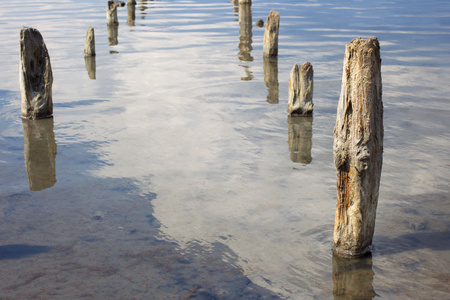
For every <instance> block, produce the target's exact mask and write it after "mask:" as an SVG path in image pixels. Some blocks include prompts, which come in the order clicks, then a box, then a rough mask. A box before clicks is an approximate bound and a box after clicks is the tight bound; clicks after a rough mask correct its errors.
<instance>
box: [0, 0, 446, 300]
mask: <svg viewBox="0 0 450 300" xmlns="http://www.w3.org/2000/svg"><path fill="white" fill-rule="evenodd" d="M236 2H237V1H236ZM271 9H275V10H277V11H279V12H280V15H281V21H280V39H279V56H278V59H277V60H271V61H268V60H263V59H262V37H263V33H264V29H263V28H260V27H257V26H256V25H255V22H256V21H257V20H259V19H263V20H264V21H265V20H266V18H267V15H268V13H269V12H270V10H271ZM105 12H106V1H88V0H82V1H74V0H65V1H51V0H42V1H31V0H26V1H20V2H18V3H16V2H14V1H1V3H0V36H1V37H2V42H1V45H0V65H1V73H0V82H1V84H0V143H1V144H0V145H1V146H0V151H1V152H0V153H1V156H0V298H1V299H28V298H30V299H33V298H35V299H62V298H70V299H80V298H86V299H90V298H91V299H237V298H241V299H372V298H384V299H450V290H449V281H450V273H449V270H450V219H449V215H450V206H449V201H450V188H449V182H450V155H449V150H448V149H449V148H450V131H449V128H450V118H449V115H450V105H449V95H450V85H449V82H450V52H449V51H448V49H449V48H450V3H449V2H448V1H437V0H435V1H433V0H432V1H428V0H427V1H406V0H404V1H293V0H280V1H276V2H273V1H257V0H254V1H253V5H252V6H251V7H250V6H243V5H241V6H239V5H238V4H237V3H233V2H231V3H230V2H228V0H227V1H206V0H192V1H181V0H180V1H179V0H161V1H138V3H137V5H136V7H135V8H134V9H130V8H127V7H124V8H119V9H118V16H119V22H120V26H119V27H118V28H107V26H106V13H105ZM21 26H29V27H35V28H37V29H39V30H40V32H41V33H42V35H43V37H44V39H45V42H46V44H47V48H48V51H49V53H50V56H51V62H52V67H53V75H54V84H53V101H54V118H53V119H50V120H44V121H34V122H33V121H29V120H22V119H21V118H20V89H19V76H18V70H19V30H20V27H21ZM89 26H93V27H94V28H95V37H96V50H97V56H96V58H95V59H94V60H86V61H85V59H84V57H83V47H84V40H85V35H86V31H87V28H88V27H89ZM360 36H361V37H364V38H368V37H372V36H377V37H378V39H379V41H380V44H381V56H382V60H383V62H382V77H383V101H384V108H385V110H384V124H385V141H384V145H385V150H384V165H383V173H382V178H381V187H380V199H379V204H378V210H377V212H378V214H377V223H376V230H375V236H374V246H375V248H374V251H373V253H372V256H370V257H366V258H364V259H359V260H352V261H348V260H343V259H339V258H333V255H332V252H331V250H330V249H331V246H332V231H333V222H334V213H335V203H336V195H335V194H336V187H335V184H336V175H335V169H334V164H333V160H332V145H333V127H334V123H335V117H336V107H337V100H338V98H339V92H340V83H341V74H342V63H343V57H344V49H345V44H346V43H348V42H350V41H351V40H352V39H353V38H356V37H360ZM306 61H310V62H311V63H312V65H313V67H314V80H315V81H314V84H315V89H314V103H315V107H314V117H313V118H312V119H302V120H299V119H295V118H294V119H289V118H288V117H287V114H286V108H287V96H288V80H289V72H290V70H291V68H292V66H293V64H294V63H304V62H306ZM298 136H300V138H299V137H298Z"/></svg>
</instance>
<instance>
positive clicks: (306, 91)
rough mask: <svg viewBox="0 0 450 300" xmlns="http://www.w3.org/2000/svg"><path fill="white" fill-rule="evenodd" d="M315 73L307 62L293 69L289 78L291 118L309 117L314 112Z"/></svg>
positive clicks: (289, 109)
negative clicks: (294, 116) (295, 116)
mask: <svg viewBox="0 0 450 300" xmlns="http://www.w3.org/2000/svg"><path fill="white" fill-rule="evenodd" d="M313 76H314V71H313V67H312V65H311V63H309V62H306V63H304V64H303V65H301V66H299V65H297V64H295V65H294V67H293V68H292V71H291V74H290V76H289V100H288V114H289V115H290V116H293V115H297V116H309V115H312V112H313V105H314V104H313V89H314V81H313Z"/></svg>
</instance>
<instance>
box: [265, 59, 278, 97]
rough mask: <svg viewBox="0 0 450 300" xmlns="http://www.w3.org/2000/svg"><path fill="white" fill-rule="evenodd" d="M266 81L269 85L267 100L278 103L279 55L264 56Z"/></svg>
mask: <svg viewBox="0 0 450 300" xmlns="http://www.w3.org/2000/svg"><path fill="white" fill-rule="evenodd" d="M263 71H264V83H265V84H266V87H267V102H268V103H270V104H278V95H279V83H278V57H276V56H275V57H265V56H264V57H263Z"/></svg>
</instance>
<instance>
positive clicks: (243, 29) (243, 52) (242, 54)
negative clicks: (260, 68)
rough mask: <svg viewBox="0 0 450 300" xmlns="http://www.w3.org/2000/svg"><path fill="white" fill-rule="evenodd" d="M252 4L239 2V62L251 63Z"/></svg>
mask: <svg viewBox="0 0 450 300" xmlns="http://www.w3.org/2000/svg"><path fill="white" fill-rule="evenodd" d="M252 36H253V34H252V2H251V1H248V0H239V50H240V51H239V60H241V61H253V56H252V55H251V52H252V50H253V47H252V42H253V40H252Z"/></svg>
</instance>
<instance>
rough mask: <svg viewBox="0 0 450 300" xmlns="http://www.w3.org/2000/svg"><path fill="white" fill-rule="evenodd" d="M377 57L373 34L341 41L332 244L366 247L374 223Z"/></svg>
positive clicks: (378, 143)
mask: <svg viewBox="0 0 450 300" xmlns="http://www.w3.org/2000/svg"><path fill="white" fill-rule="evenodd" d="M382 155H383V103H382V99H381V59H380V46H379V43H378V40H377V38H375V37H374V38H370V39H367V40H364V39H361V38H357V39H354V40H353V41H351V42H350V43H348V44H347V46H346V49H345V58H344V70H343V74H342V86H341V96H340V98H339V104H338V109H337V117H336V126H335V128H334V164H335V167H336V170H337V203H336V217H335V223H334V234H333V249H334V252H335V253H336V254H338V255H362V254H364V253H366V252H369V251H370V249H371V246H372V238H373V233H374V229H375V217H376V208H377V203H378V191H379V186H380V176H381V166H382V159H383V156H382Z"/></svg>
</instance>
